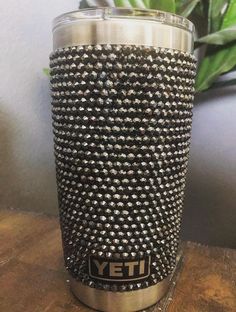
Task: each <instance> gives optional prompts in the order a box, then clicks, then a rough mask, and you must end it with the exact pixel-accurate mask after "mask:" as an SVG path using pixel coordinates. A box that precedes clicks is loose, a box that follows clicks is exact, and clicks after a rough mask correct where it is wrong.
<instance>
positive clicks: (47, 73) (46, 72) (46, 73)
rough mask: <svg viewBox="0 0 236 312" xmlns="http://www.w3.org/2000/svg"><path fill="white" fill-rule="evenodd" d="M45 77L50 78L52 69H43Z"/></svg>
mask: <svg viewBox="0 0 236 312" xmlns="http://www.w3.org/2000/svg"><path fill="white" fill-rule="evenodd" d="M43 73H44V75H46V76H48V77H50V69H49V68H43Z"/></svg>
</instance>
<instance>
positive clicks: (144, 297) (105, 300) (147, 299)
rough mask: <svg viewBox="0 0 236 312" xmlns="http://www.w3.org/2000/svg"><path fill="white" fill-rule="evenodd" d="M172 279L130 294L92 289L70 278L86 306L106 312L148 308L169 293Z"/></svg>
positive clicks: (73, 289) (72, 287) (131, 311)
mask: <svg viewBox="0 0 236 312" xmlns="http://www.w3.org/2000/svg"><path fill="white" fill-rule="evenodd" d="M170 280H171V278H170V277H168V278H166V279H164V280H163V281H161V282H160V283H158V284H156V285H154V286H151V287H148V288H144V289H140V290H135V291H129V292H112V291H105V290H100V289H95V288H91V287H89V286H86V285H84V284H82V283H81V282H79V281H77V280H75V279H73V278H70V286H71V290H72V292H73V293H74V295H75V296H76V297H77V298H78V299H79V300H80V301H81V302H83V303H84V304H85V305H87V306H89V307H91V308H93V309H95V310H99V311H105V312H133V311H140V310H143V309H145V308H148V307H150V306H152V305H154V304H155V303H156V302H158V301H159V300H160V299H161V298H162V297H163V296H164V295H165V294H166V292H167V290H168V288H169V285H170Z"/></svg>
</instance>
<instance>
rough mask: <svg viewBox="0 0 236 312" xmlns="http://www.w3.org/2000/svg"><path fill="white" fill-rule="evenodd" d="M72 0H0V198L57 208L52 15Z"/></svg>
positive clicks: (33, 206) (10, 203)
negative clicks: (51, 76) (50, 66)
mask: <svg viewBox="0 0 236 312" xmlns="http://www.w3.org/2000/svg"><path fill="white" fill-rule="evenodd" d="M77 5H78V2H77V1H76V0H33V1H32V0H21V1H15V0H7V1H5V0H4V1H3V0H0V72H1V83H0V204H1V206H3V207H14V208H20V209H25V210H30V209H34V210H36V211H42V210H43V211H50V212H51V211H56V204H57V203H56V196H55V194H56V192H55V172H54V160H53V149H52V147H53V141H52V130H51V113H50V96H49V87H48V78H47V77H45V76H44V74H43V73H42V68H43V67H48V56H49V53H50V52H51V48H52V35H51V22H52V19H53V18H54V17H55V16H57V15H59V14H62V13H64V12H66V11H71V10H74V9H76V8H77Z"/></svg>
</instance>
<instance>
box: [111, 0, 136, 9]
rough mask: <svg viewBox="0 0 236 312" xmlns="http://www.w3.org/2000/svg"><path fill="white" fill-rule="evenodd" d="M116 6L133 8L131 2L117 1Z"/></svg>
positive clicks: (125, 0)
mask: <svg viewBox="0 0 236 312" xmlns="http://www.w3.org/2000/svg"><path fill="white" fill-rule="evenodd" d="M114 2H115V6H116V7H126V8H132V5H131V3H130V2H131V1H129V0H115V1H114Z"/></svg>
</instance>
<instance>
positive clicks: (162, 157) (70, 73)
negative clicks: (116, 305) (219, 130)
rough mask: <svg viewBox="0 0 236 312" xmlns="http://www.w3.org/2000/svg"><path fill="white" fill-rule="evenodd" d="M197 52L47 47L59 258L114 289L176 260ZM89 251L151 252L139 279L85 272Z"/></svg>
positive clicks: (136, 285)
mask: <svg viewBox="0 0 236 312" xmlns="http://www.w3.org/2000/svg"><path fill="white" fill-rule="evenodd" d="M194 76H195V59H194V57H193V56H191V55H189V54H186V53H183V52H180V51H174V50H170V49H163V48H154V47H142V46H125V45H122V46H121V45H112V46H111V45H95V46H79V47H69V48H63V49H58V50H56V51H55V52H54V53H53V54H52V55H51V85H52V111H53V127H54V135H55V156H56V170H57V183H58V195H59V206H60V219H61V228H62V236H63V244H64V255H65V262H66V267H67V269H68V271H69V272H70V274H71V275H72V276H73V277H75V278H77V279H79V280H81V281H82V282H83V283H85V284H86V285H89V286H91V287H96V288H99V289H107V290H108V289H109V290H113V291H127V290H135V289H140V288H143V287H148V286H151V285H154V284H156V283H158V282H160V281H161V280H163V279H164V278H165V277H167V276H168V275H169V274H170V273H171V272H172V271H173V268H174V266H175V261H176V253H177V248H178V239H179V230H180V223H181V214H182V206H183V196H184V188H185V178H186V171H187V161H188V154H189V143H190V131H191V123H192V102H193V94H194ZM89 255H95V256H99V257H102V258H104V257H105V258H110V259H130V260H131V259H137V258H144V257H145V256H148V255H150V256H151V259H152V262H151V274H150V276H149V278H147V279H146V280H144V281H141V282H133V283H132V282H129V283H126V284H120V283H118V284H113V285H111V284H106V283H105V282H97V281H94V280H92V279H91V278H90V277H89V275H88V271H87V263H88V257H89Z"/></svg>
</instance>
